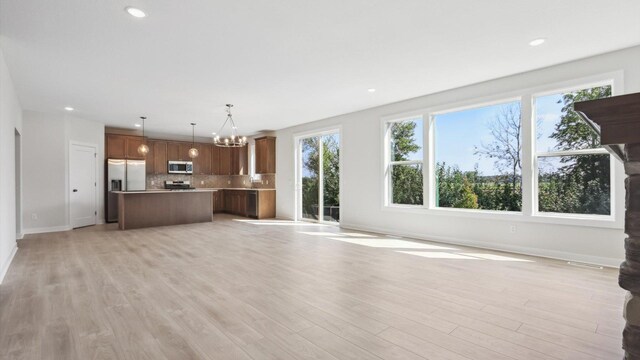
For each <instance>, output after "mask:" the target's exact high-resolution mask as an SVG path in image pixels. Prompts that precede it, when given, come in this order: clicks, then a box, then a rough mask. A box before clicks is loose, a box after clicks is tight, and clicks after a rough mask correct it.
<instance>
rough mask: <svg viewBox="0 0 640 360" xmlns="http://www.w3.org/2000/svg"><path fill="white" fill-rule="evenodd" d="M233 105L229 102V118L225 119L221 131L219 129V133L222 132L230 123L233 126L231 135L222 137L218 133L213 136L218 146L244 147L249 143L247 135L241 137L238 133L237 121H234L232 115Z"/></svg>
mask: <svg viewBox="0 0 640 360" xmlns="http://www.w3.org/2000/svg"><path fill="white" fill-rule="evenodd" d="M232 107H233V105H232V104H227V119H226V120H225V121H224V123H223V124H222V126H221V127H220V131H218V134H220V133H222V130H223V129H224V126H225V125H227V123H229V126H231V135H230V136H228V137H222V138H220V135H216V136H215V137H214V138H213V143H214V144H215V145H216V146H220V147H243V146H245V145H247V137H246V136H243V137H240V136H238V135H237V134H236V130H237V127H236V123H235V122H234V121H233V116H232V115H231V108H232Z"/></svg>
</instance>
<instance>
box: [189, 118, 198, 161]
mask: <svg viewBox="0 0 640 360" xmlns="http://www.w3.org/2000/svg"><path fill="white" fill-rule="evenodd" d="M199 154H200V152H199V151H198V149H196V123H191V149H189V157H190V158H192V159H195V158H197V157H198V155H199Z"/></svg>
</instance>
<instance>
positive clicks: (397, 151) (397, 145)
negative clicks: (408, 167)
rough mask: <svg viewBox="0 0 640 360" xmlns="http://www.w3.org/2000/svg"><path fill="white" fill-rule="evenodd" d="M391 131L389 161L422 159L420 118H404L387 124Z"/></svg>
mask: <svg viewBox="0 0 640 360" xmlns="http://www.w3.org/2000/svg"><path fill="white" fill-rule="evenodd" d="M389 131H390V132H391V148H390V149H391V151H390V152H391V161H409V160H420V161H422V154H423V152H422V146H423V145H422V144H423V134H424V132H423V129H422V119H414V120H406V121H399V122H393V123H390V124H389Z"/></svg>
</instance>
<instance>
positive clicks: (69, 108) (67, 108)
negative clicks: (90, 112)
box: [64, 106, 73, 111]
mask: <svg viewBox="0 0 640 360" xmlns="http://www.w3.org/2000/svg"><path fill="white" fill-rule="evenodd" d="M64 109H65V110H67V111H73V108H72V107H71V106H65V107H64Z"/></svg>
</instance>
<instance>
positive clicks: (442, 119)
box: [416, 94, 562, 175]
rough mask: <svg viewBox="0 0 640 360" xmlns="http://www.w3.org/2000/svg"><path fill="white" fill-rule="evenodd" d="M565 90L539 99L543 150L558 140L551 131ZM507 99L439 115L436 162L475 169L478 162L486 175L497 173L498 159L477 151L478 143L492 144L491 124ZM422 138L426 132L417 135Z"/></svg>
mask: <svg viewBox="0 0 640 360" xmlns="http://www.w3.org/2000/svg"><path fill="white" fill-rule="evenodd" d="M560 99H561V94H556V95H549V96H544V97H540V98H537V99H536V106H535V110H536V117H537V118H539V119H540V122H539V132H540V133H541V134H542V136H541V137H540V139H539V140H538V143H537V146H538V149H539V151H546V150H548V149H552V148H553V147H554V145H555V140H553V139H550V138H549V135H551V133H552V132H553V129H554V126H555V124H556V123H557V122H558V121H559V120H560V114H561V110H562V104H558V103H557V102H558V100H560ZM510 104H513V103H503V104H497V105H492V106H486V107H481V108H475V109H468V110H462V111H456V112H451V113H447V114H441V115H437V116H436V124H435V157H436V162H446V163H447V164H448V165H457V166H458V167H459V168H460V169H461V170H463V171H471V170H473V169H474V167H475V166H476V165H477V166H478V169H479V170H480V172H481V173H482V174H483V175H496V174H498V171H497V170H495V169H494V160H493V159H488V158H486V157H480V156H479V155H474V145H475V146H480V145H481V144H482V143H484V144H489V143H490V142H491V141H492V140H493V137H492V135H491V132H490V128H489V126H490V124H491V122H492V121H494V119H495V118H496V117H497V116H498V114H499V111H500V109H501V107H502V106H508V105H510ZM416 138H417V139H418V141H422V134H420V135H418V136H416Z"/></svg>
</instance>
